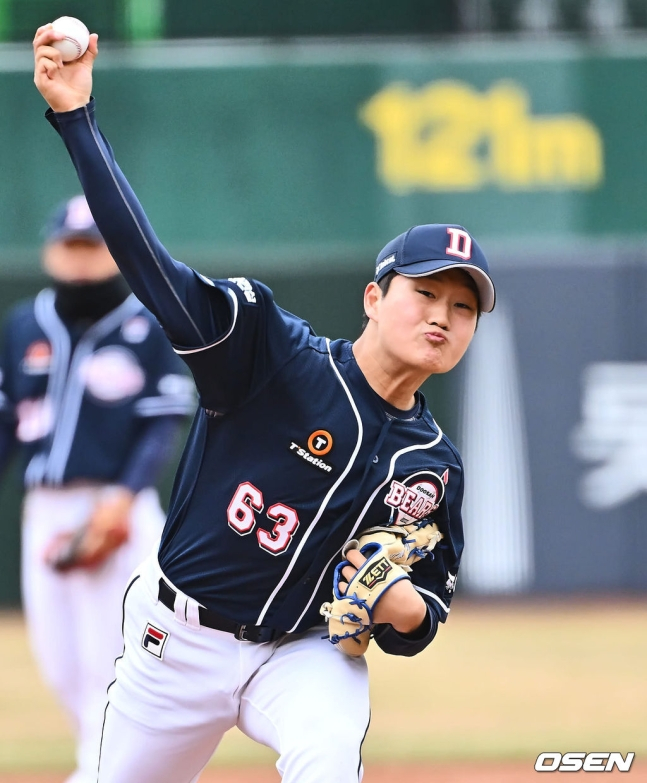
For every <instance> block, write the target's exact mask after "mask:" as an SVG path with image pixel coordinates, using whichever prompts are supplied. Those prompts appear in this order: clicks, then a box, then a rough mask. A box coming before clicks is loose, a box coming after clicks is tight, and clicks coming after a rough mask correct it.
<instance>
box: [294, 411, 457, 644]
mask: <svg viewBox="0 0 647 783" xmlns="http://www.w3.org/2000/svg"><path fill="white" fill-rule="evenodd" d="M436 426H437V427H438V425H437V424H436ZM442 437H443V433H442V430H441V429H440V427H438V437H436V438H434V440H432V441H431V442H430V443H423V444H421V445H415V446H407V447H406V448H404V449H400V451H396V452H395V454H394V455H393V456H392V457H391V462H390V464H389V472H388V474H387V477H386V478H385V479H384V481H383V482H382V483H381V484H379V485H378V486H377V487H376V488H375V490H374V491H373V494H372V495H371V497H370V498H369V499H368V501H367V502H366V504H365V505H364V508H363V509H362V511H361V513H360V515H359V516H358V517H357V521H356V522H355V525H354V526H353V529H352V530H351V532H350V535H349V536H348V539H347V540H348V541H350V539H351V538H352V537H353V536H354V535H355V531H356V530H357V528H358V527H359V525H360V522H361V521H362V519H364V516H365V515H366V512H367V511H368V509H369V507H370V505H371V503H372V502H373V500H374V499H375V496H376V495H377V493H378V492H379V491H380V490H381V489H382V487H384V486H385V485H386V484H388V483H389V481H390V480H391V478H392V476H393V472H394V470H395V463H396V460H397V459H398V457H400V456H401V455H402V454H406V453H407V452H409V451H417V450H418V449H431V448H433V447H434V446H435V445H436V444H438V443H439V442H440V440H441V439H442ZM339 551H340V550H338V551H337V552H335V554H334V555H333V556H332V557H331V558H330V560H329V561H328V562H327V563H326V565H325V567H324V569H323V571H322V572H321V576H320V577H319V579H318V580H317V584H316V585H315V587H314V590H313V592H312V595H311V596H310V599H309V600H308V603H307V604H306V606H305V608H304V610H303V611H302V612H301V614H300V615H299V619H298V620H297V621H296V623H295V624H294V625H293V626H292V628H290V630H289V633H293V632H294V630H295V629H296V628H297V627H298V626H299V623H300V622H301V620H302V619H303V616H304V615H305V613H306V612H307V611H308V609H309V608H310V604H311V603H312V601H313V600H314V597H315V595H316V594H317V592H318V590H319V587H320V585H321V582H322V580H323V578H324V576H325V575H326V573H327V572H328V569H329V568H330V564H331V563H332V561H333V560H334V559H335V558H336V557H337V556H338V555H339Z"/></svg>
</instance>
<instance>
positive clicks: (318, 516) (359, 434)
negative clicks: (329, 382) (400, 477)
mask: <svg viewBox="0 0 647 783" xmlns="http://www.w3.org/2000/svg"><path fill="white" fill-rule="evenodd" d="M326 348H327V349H328V360H329V362H330V365H331V367H332V368H333V370H334V372H335V375H336V376H337V378H338V380H339V383H340V384H341V385H342V387H343V389H344V391H345V392H346V396H347V397H348V400H349V402H350V405H351V408H352V409H353V413H354V414H355V418H356V419H357V443H356V444H355V449H354V450H353V453H352V454H351V457H350V459H349V461H348V464H347V465H346V467H345V468H344V470H343V472H342V474H341V475H340V477H339V478H338V479H337V481H335V483H334V484H333V485H332V487H331V488H330V489H329V490H328V492H327V494H326V497H325V498H324V499H323V501H322V503H321V505H320V506H319V510H318V511H317V513H316V515H315V518H314V519H313V520H312V523H311V524H310V527H309V528H308V529H307V530H306V532H305V534H304V536H303V538H302V539H301V541H300V542H299V546H298V547H297V548H296V550H295V552H294V554H293V555H292V559H291V560H290V564H289V565H288V567H287V568H286V570H285V573H284V574H283V577H282V578H281V581H280V582H279V583H278V584H277V585H276V587H275V588H274V590H273V591H272V594H271V595H270V597H269V598H268V599H267V601H266V603H265V606H264V607H263V609H262V611H261V613H260V615H259V616H258V619H257V620H256V624H257V625H260V624H261V623H262V622H263V618H264V617H265V614H266V613H267V610H268V609H269V608H270V606H271V604H272V601H273V600H274V598H275V597H276V594H277V593H278V592H279V590H280V589H281V588H282V587H283V585H284V584H285V582H286V580H287V578H288V576H289V575H290V573H291V572H292V569H293V568H294V566H295V565H296V562H297V559H298V557H299V555H300V554H301V551H302V550H303V547H304V546H305V544H306V541H307V540H308V537H309V536H310V533H312V531H313V530H314V529H315V527H316V525H317V523H318V522H319V520H320V519H321V517H322V515H323V512H324V511H325V510H326V507H327V506H328V503H329V502H330V499H331V498H332V496H333V495H334V494H335V492H336V491H337V489H338V488H339V486H340V484H341V483H342V481H343V480H344V479H345V478H346V476H347V475H348V473H349V471H350V469H351V468H352V467H353V465H354V464H355V460H356V459H357V455H358V454H359V449H360V446H361V445H362V439H363V437H364V426H363V424H362V417H361V416H360V413H359V410H358V408H357V405H355V400H354V399H353V395H352V394H351V393H350V389H349V388H348V386H347V385H346V383H345V381H344V379H343V378H342V377H341V374H340V372H339V370H338V369H337V366H336V365H335V361H334V359H333V357H332V353H331V351H330V340H329V339H328V338H326Z"/></svg>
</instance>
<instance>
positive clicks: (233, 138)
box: [0, 39, 647, 603]
mask: <svg viewBox="0 0 647 783" xmlns="http://www.w3.org/2000/svg"><path fill="white" fill-rule="evenodd" d="M30 60H31V55H30V52H29V50H28V47H26V46H18V45H16V46H5V47H4V48H1V47H0V96H2V98H3V99H4V100H3V106H2V109H3V110H2V111H0V311H2V312H4V310H5V309H6V307H7V306H9V304H10V303H11V302H13V301H15V300H16V299H17V298H20V297H21V296H24V295H26V294H29V293H32V292H33V291H35V290H36V289H37V288H38V286H39V285H40V284H41V282H42V278H40V277H39V274H40V273H39V247H40V243H41V237H40V234H39V232H40V229H41V226H42V225H43V222H44V220H45V218H46V216H47V214H48V212H49V210H50V209H51V207H52V206H53V204H55V203H56V202H58V201H59V200H61V199H63V198H65V197H67V196H70V195H72V194H74V193H76V192H78V184H77V182H76V178H75V175H74V172H73V169H72V166H71V163H70V161H69V159H68V156H67V153H66V151H65V149H64V147H63V145H62V143H61V142H60V140H59V139H58V138H57V136H56V134H55V132H54V131H53V130H52V129H51V128H50V127H49V126H48V124H47V123H46V121H45V120H44V119H43V113H44V108H45V106H44V103H43V101H42V99H41V98H40V96H39V95H38V94H37V92H36V90H35V89H34V87H33V84H32V75H31V62H30ZM645 84H647V42H645V41H641V40H639V39H632V40H625V41H624V42H623V43H622V45H619V44H618V45H616V44H613V43H603V42H598V43H596V44H593V43H590V44H588V45H583V44H575V43H566V42H563V43H555V44H542V45H539V44H533V43H525V44H523V45H518V44H508V43H489V44H486V43H482V44H481V43H474V42H473V43H471V44H469V45H467V44H461V45H458V44H456V45H449V44H448V45H433V46H431V45H422V44H416V45H403V44H376V43H371V44H362V45H358V44H355V45H351V44H344V43H325V44H324V43H313V44H311V45H308V46H306V45H303V44H301V43H292V44H287V43H286V44H281V45H265V44H248V45H239V44H222V43H220V44H214V43H196V44H194V45H192V46H190V47H188V46H186V45H184V44H173V43H167V44H164V45H162V44H151V45H148V44H147V45H139V46H137V47H133V48H129V49H124V48H111V47H110V46H102V52H101V57H100V59H99V61H98V65H97V69H96V80H95V90H94V92H95V95H96V99H97V112H98V117H99V120H100V125H101V127H102V129H103V131H104V132H105V133H106V135H107V136H108V138H109V139H110V141H111V142H112V144H113V147H114V149H115V152H116V155H117V159H118V160H119V162H120V164H121V166H122V168H123V169H124V171H125V172H126V174H127V176H128V178H129V179H130V181H131V183H132V184H133V186H134V187H135V190H136V191H137V193H138V194H139V196H140V199H141V201H142V202H143V204H144V207H145V209H146V211H147V213H148V215H149V217H150V219H151V222H152V223H153V225H154V227H155V228H156V230H157V232H158V234H159V236H160V238H161V239H162V241H163V242H164V243H165V244H166V245H167V246H168V247H169V249H170V250H171V252H172V253H173V254H174V255H175V256H176V257H177V258H179V259H181V260H184V261H186V262H188V263H191V264H192V265H194V266H196V267H197V268H198V269H199V270H200V271H201V272H204V273H206V274H212V275H224V276H230V275H234V276H241V275H246V276H256V277H260V278H261V279H263V280H264V281H265V282H267V283H268V284H269V285H270V286H271V287H273V288H274V290H275V293H276V297H277V300H278V302H279V304H281V305H282V306H283V307H285V308H286V309H288V310H293V311H294V312H296V313H298V314H299V315H302V316H303V317H305V318H307V319H308V320H310V321H311V322H312V324H313V326H314V328H315V330H316V331H317V332H318V333H320V334H327V335H329V336H330V337H333V338H334V337H347V338H349V339H352V338H354V337H355V336H356V335H357V333H358V331H359V326H360V316H361V296H362V290H363V287H364V285H365V283H366V281H367V280H368V279H370V277H371V275H372V267H373V259H374V258H375V255H376V254H377V252H378V251H379V249H380V248H381V247H382V246H383V245H384V243H385V242H387V241H388V240H389V239H391V238H392V237H393V236H395V235H396V234H398V233H400V232H402V231H404V230H406V229H407V228H408V227H409V226H411V225H413V224H416V223H422V222H448V223H461V224H463V225H465V226H466V227H467V228H468V229H469V230H470V231H471V232H472V233H473V234H474V235H475V236H476V237H477V238H478V239H479V240H480V243H481V244H482V246H483V248H484V249H485V251H486V253H487V255H488V257H489V259H490V261H491V265H492V269H493V274H494V276H495V280H496V282H497V287H498V295H499V303H498V305H497V309H496V310H495V313H494V314H493V315H492V316H486V317H484V318H483V320H482V322H481V324H480V326H479V331H478V333H477V336H476V339H475V342H474V345H473V346H472V348H471V349H470V351H469V352H468V356H467V358H466V360H465V361H464V362H463V365H464V366H463V368H461V367H459V368H458V369H457V370H455V371H453V373H452V374H450V376H449V377H444V378H441V379H435V380H434V382H433V383H432V384H430V385H429V386H428V387H426V389H425V391H426V393H427V394H428V397H429V399H430V402H431V409H432V411H433V412H434V414H435V415H436V416H437V418H438V420H439V422H440V423H441V426H443V428H444V429H445V431H447V432H448V434H449V435H450V436H451V437H452V439H454V440H457V441H458V444H459V446H460V447H461V449H463V447H465V448H464V453H465V454H466V455H467V458H468V460H467V462H466V465H467V467H468V470H467V471H466V476H467V478H466V488H467V489H468V490H469V492H470V493H471V494H470V497H469V502H468V503H467V504H466V509H467V510H466V514H467V516H466V536H467V538H468V541H467V545H468V548H469V549H470V551H471V552H472V553H473V554H474V556H476V555H479V557H474V558H473V559H472V561H471V564H470V562H469V558H468V561H466V564H465V568H464V569H463V570H462V574H464V576H461V580H462V581H463V585H467V586H469V587H470V589H472V590H474V591H475V592H522V591H528V590H535V591H544V592H552V593H555V592H559V593H567V592H586V591H592V590H608V591H627V590H639V591H641V592H643V591H645V590H647V577H646V576H645V574H646V572H645V569H644V565H643V563H644V558H645V555H647V532H646V531H647V528H646V527H645V525H644V522H643V520H644V518H645V513H647V468H645V467H644V465H645V461H644V459H642V456H643V453H644V436H643V433H644V431H645V429H644V426H643V424H644V420H645V417H646V414H645V413H644V411H646V410H647V339H646V337H647V316H645V312H647V311H646V310H645V306H644V302H645V298H646V296H647V293H645V292H647V252H646V250H645V248H646V247H647V242H646V240H647V230H646V225H647V192H646V189H647V186H646V184H645V183H646V182H647V145H646V144H645V141H644V137H645V129H646V128H647V103H646V102H645V100H644V85H645ZM502 346H504V348H502ZM455 373H456V375H455ZM461 373H466V378H467V382H466V383H463V382H462V375H461ZM501 401H503V402H504V404H501ZM461 406H462V408H463V409H464V411H466V413H465V414H464V415H463V416H462V418H461V415H459V414H460V408H461ZM465 421H470V422H472V424H471V425H470V427H467V428H466V431H462V430H461V427H462V424H461V422H463V424H464V422H465ZM602 425H603V426H602ZM468 463H469V464H468ZM470 482H471V489H470ZM168 483H169V479H165V484H164V487H165V492H167V491H168ZM19 497H20V495H19V491H18V489H17V481H16V480H15V479H12V478H11V477H7V479H6V480H5V482H4V484H3V485H2V488H0V504H2V509H3V524H2V526H0V603H15V602H16V601H17V600H18V581H17V576H18V558H19V553H18V538H19V527H18V505H19ZM502 500H503V501H504V502H501V501H502ZM522 512H523V513H522ZM479 529H480V530H481V531H482V533H481V534H479ZM478 535H481V536H482V537H481V539H480V540H481V542H482V543H479V539H478ZM470 537H471V538H470ZM486 544H487V546H486ZM520 564H521V565H522V567H521V566H520ZM461 589H462V588H461Z"/></svg>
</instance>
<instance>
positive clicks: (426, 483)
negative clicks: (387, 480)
mask: <svg viewBox="0 0 647 783" xmlns="http://www.w3.org/2000/svg"><path fill="white" fill-rule="evenodd" d="M448 481H449V471H448V470H446V471H445V472H444V473H443V476H442V478H441V477H440V476H438V475H437V474H436V473H432V471H430V470H422V471H420V472H419V473H414V474H413V475H411V476H409V477H408V478H406V479H404V481H396V480H395V479H393V481H392V482H391V486H390V487H389V491H388V493H387V495H386V497H385V498H384V502H385V503H386V505H387V506H390V507H391V509H392V511H391V517H390V519H389V524H391V525H410V524H411V523H413V522H420V521H421V520H423V519H427V518H428V517H429V516H430V515H431V514H433V513H434V511H436V509H437V508H438V507H439V506H440V504H441V502H442V499H443V498H444V497H445V485H446V484H447V482H448Z"/></svg>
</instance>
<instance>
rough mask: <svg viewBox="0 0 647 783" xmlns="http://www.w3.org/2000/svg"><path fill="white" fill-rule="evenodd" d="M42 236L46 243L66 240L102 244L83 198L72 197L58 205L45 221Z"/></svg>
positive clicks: (99, 234) (101, 238)
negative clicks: (82, 240) (80, 240)
mask: <svg viewBox="0 0 647 783" xmlns="http://www.w3.org/2000/svg"><path fill="white" fill-rule="evenodd" d="M44 235H45V241H46V242H65V241H66V240H68V239H85V240H87V241H88V242H96V243H100V242H103V237H102V236H101V232H100V231H99V229H98V228H97V224H96V223H95V222H94V218H93V217H92V213H91V212H90V207H89V206H88V202H87V201H86V200H85V196H74V198H71V199H69V201H66V202H65V203H64V204H59V206H58V207H57V208H56V209H55V210H54V212H53V213H52V214H51V215H50V218H49V220H48V221H47V224H46V226H45V230H44Z"/></svg>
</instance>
